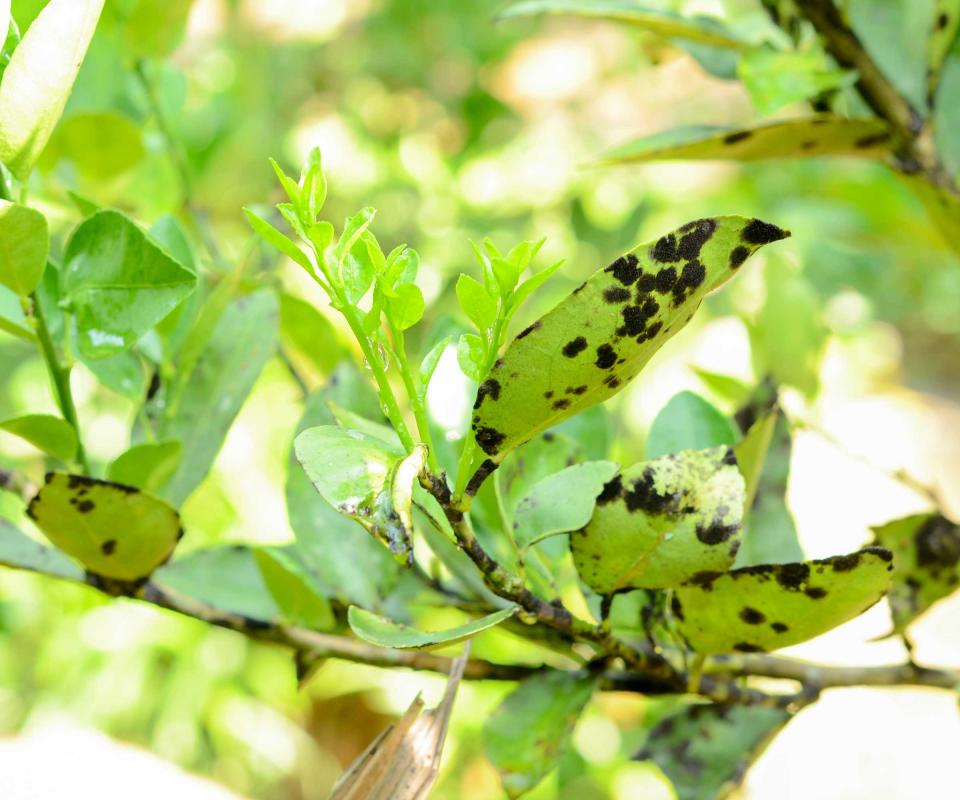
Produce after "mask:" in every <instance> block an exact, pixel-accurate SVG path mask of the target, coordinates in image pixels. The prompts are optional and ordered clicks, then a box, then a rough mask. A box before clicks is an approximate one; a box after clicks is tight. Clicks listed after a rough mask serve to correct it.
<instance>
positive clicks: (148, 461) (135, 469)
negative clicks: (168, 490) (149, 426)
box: [107, 441, 183, 493]
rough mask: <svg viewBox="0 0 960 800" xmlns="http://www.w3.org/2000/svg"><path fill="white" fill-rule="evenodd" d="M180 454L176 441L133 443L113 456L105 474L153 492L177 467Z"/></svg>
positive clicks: (156, 490)
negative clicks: (115, 456) (122, 451)
mask: <svg viewBox="0 0 960 800" xmlns="http://www.w3.org/2000/svg"><path fill="white" fill-rule="evenodd" d="M182 454H183V447H182V446H181V444H180V442H177V441H167V442H151V443H149V444H137V445H134V446H133V447H131V448H130V449H129V450H127V451H126V452H124V453H121V454H120V455H119V456H117V458H116V459H115V460H114V461H113V463H111V464H110V466H109V467H108V468H107V477H108V478H109V479H110V480H111V481H115V482H116V483H123V484H126V485H127V486H136V487H137V488H138V489H144V490H145V491H148V492H154V493H157V492H160V491H161V490H162V489H163V486H164V484H165V483H166V482H167V481H168V480H170V478H171V477H172V476H173V474H174V473H175V472H176V471H177V467H178V466H179V465H180V459H181V456H182Z"/></svg>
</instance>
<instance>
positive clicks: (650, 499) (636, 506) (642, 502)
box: [623, 467, 677, 514]
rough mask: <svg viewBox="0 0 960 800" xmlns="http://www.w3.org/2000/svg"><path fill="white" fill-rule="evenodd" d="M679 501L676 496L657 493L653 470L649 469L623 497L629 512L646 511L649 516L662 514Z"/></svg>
mask: <svg viewBox="0 0 960 800" xmlns="http://www.w3.org/2000/svg"><path fill="white" fill-rule="evenodd" d="M676 501H677V495H676V494H673V493H671V494H666V495H663V494H660V493H658V492H657V489H656V486H655V482H654V475H653V470H652V469H650V468H649V467H647V469H645V470H644V471H643V475H641V476H640V477H639V478H637V479H636V480H635V481H634V482H633V483H632V484H631V486H630V489H629V491H627V492H626V493H625V494H624V496H623V502H624V503H625V504H626V506H627V510H628V511H631V512H632V511H644V512H646V513H648V514H662V513H663V512H664V511H666V510H667V509H668V508H670V507H671V506H673V505H675V504H676Z"/></svg>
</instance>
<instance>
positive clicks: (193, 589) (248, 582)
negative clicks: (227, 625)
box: [152, 545, 281, 627]
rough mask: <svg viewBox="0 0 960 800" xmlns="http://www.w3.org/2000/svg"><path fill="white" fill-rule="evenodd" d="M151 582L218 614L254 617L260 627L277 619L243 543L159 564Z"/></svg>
mask: <svg viewBox="0 0 960 800" xmlns="http://www.w3.org/2000/svg"><path fill="white" fill-rule="evenodd" d="M152 582H153V583H155V584H157V585H158V586H160V588H161V589H163V590H164V591H173V592H175V593H177V594H178V595H181V596H183V597H185V598H192V599H193V600H196V601H199V602H201V603H204V604H206V605H209V606H211V607H212V608H214V609H216V610H217V611H219V612H221V613H228V614H237V615H239V616H242V617H245V618H247V619H248V620H255V621H256V622H258V623H260V625H261V627H262V625H264V624H273V623H279V622H280V621H281V620H280V617H281V614H280V609H279V608H278V607H277V604H276V601H275V600H274V599H273V595H271V594H270V590H269V589H267V586H266V584H265V583H264V581H263V576H262V575H261V573H260V568H259V567H258V566H257V561H256V558H255V557H254V551H253V550H252V549H251V548H249V547H245V546H243V545H225V546H223V547H210V548H206V549H203V550H194V551H193V552H192V553H188V554H186V555H184V556H181V557H179V558H176V559H174V560H173V561H171V562H170V563H169V564H167V565H166V566H163V567H160V569H158V570H157V571H156V572H155V573H154V575H153V578H152Z"/></svg>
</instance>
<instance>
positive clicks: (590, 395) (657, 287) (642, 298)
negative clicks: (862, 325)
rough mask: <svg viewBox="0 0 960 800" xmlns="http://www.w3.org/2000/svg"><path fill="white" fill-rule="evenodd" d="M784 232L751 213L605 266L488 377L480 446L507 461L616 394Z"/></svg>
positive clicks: (685, 231) (689, 229)
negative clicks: (544, 434)
mask: <svg viewBox="0 0 960 800" xmlns="http://www.w3.org/2000/svg"><path fill="white" fill-rule="evenodd" d="M787 235H788V233H787V232H785V231H783V230H781V229H780V228H778V227H776V226H775V225H770V224H768V223H766V222H761V221H760V220H750V219H746V218H744V217H717V218H711V219H701V220H695V221H694V222H691V223H689V224H687V225H684V226H683V227H682V228H680V229H679V230H676V231H673V232H671V233H669V234H666V235H665V236H662V237H660V238H659V239H658V240H656V241H654V242H648V243H645V244H642V245H639V246H638V247H636V248H634V249H633V250H632V251H631V252H629V253H627V254H625V255H624V256H621V257H620V258H619V259H617V260H616V261H614V262H613V264H611V265H610V266H609V267H607V268H605V269H601V270H598V271H597V272H596V273H594V274H593V276H592V277H591V278H590V279H589V280H588V281H587V282H586V283H584V284H583V285H582V286H580V287H579V288H578V289H576V290H574V292H573V294H571V295H570V296H568V297H567V298H566V299H564V300H563V301H561V302H560V304H559V305H557V306H556V308H554V309H553V310H552V311H550V312H549V313H548V314H546V316H544V317H542V318H541V319H539V320H537V321H536V322H535V323H533V325H531V326H530V327H528V328H527V329H526V330H524V331H522V332H521V333H520V334H519V335H518V336H517V338H516V339H514V340H513V342H511V343H510V345H509V346H508V347H507V349H506V351H505V352H504V354H503V356H502V357H501V358H500V359H498V361H497V363H496V364H495V365H494V367H493V369H492V370H491V371H490V373H489V375H488V376H486V379H485V380H484V382H483V383H482V384H481V386H480V388H479V390H478V393H477V400H476V403H475V411H474V414H473V421H472V428H473V432H474V435H475V436H476V440H477V443H478V444H479V445H480V447H481V449H482V450H483V451H484V452H485V453H487V455H488V456H490V458H491V459H493V460H494V461H495V462H500V461H501V460H503V457H504V456H505V455H506V454H507V453H508V452H509V451H510V450H511V449H513V448H514V447H516V446H517V445H519V444H521V443H523V442H525V441H527V440H528V439H530V438H531V437H532V436H533V435H535V434H536V433H538V432H539V431H542V430H545V429H546V428H549V427H551V426H553V425H555V424H557V423H558V422H560V421H561V420H564V419H566V418H568V417H571V416H573V415H574V414H576V413H578V412H580V411H583V410H584V409H586V408H589V407H590V406H593V405H597V404H598V403H602V402H603V401H604V400H606V399H607V398H609V397H612V396H613V395H614V394H616V393H617V392H618V391H619V390H620V389H621V388H622V387H623V386H624V385H625V384H626V383H627V382H628V381H630V380H631V379H632V378H633V377H635V376H636V375H637V373H639V372H640V370H641V369H643V367H644V366H645V365H646V363H647V362H648V361H649V360H650V358H651V357H652V356H653V354H654V353H655V352H656V351H657V350H659V349H660V347H661V346H662V345H663V344H664V343H665V342H666V341H667V340H669V339H670V337H672V336H673V335H674V334H675V333H676V332H677V331H678V330H680V329H681V328H682V327H683V326H684V325H685V324H686V323H687V321H688V320H689V319H690V318H691V317H692V316H693V314H694V312H695V311H696V310H697V308H698V307H699V305H700V302H701V301H702V299H703V297H704V296H705V295H706V293H707V292H709V291H711V290H713V289H716V288H718V287H719V286H721V285H722V284H723V283H725V282H726V281H727V280H729V279H730V278H731V277H732V276H733V275H734V274H736V272H737V269H738V268H739V267H740V265H741V264H743V262H744V261H745V260H746V259H747V258H748V257H749V256H750V255H751V254H752V253H754V252H755V251H756V250H758V249H759V248H760V247H762V246H763V245H764V244H767V243H769V242H774V241H777V240H779V239H782V238H784V237H785V236H787ZM462 344H463V339H461V345H462ZM462 350H463V347H461V351H462ZM461 355H462V353H461ZM464 360H465V359H464V358H462V357H461V366H463V364H464ZM465 371H466V370H465ZM468 374H469V373H468Z"/></svg>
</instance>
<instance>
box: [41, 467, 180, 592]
mask: <svg viewBox="0 0 960 800" xmlns="http://www.w3.org/2000/svg"><path fill="white" fill-rule="evenodd" d="M27 514H28V516H29V517H30V518H31V519H32V520H33V521H34V522H35V523H36V524H37V527H39V528H40V530H41V531H43V533H44V534H45V535H46V537H47V538H48V539H49V540H50V541H51V542H52V543H53V544H54V545H56V546H57V547H59V548H60V549H61V550H63V551H64V552H65V553H66V554H67V555H70V556H73V557H74V558H76V559H77V561H79V562H80V563H81V564H83V565H84V566H85V567H86V568H87V569H88V570H89V571H90V572H92V573H94V574H96V575H102V576H104V577H107V578H116V579H118V580H123V581H136V580H140V579H142V578H146V577H148V576H149V575H150V573H151V572H153V571H154V570H155V569H156V568H157V567H158V566H159V565H160V564H162V563H163V562H164V561H166V560H167V559H168V558H169V557H170V554H171V553H172V552H173V548H174V547H175V546H176V544H177V542H178V541H179V539H180V537H181V536H182V535H183V529H182V528H181V527H180V517H179V515H178V514H177V512H176V510H174V509H173V508H171V507H170V506H169V505H167V504H166V503H165V502H163V501H162V500H160V499H159V498H156V497H153V496H152V495H149V494H146V493H145V492H142V491H140V490H139V489H137V488H136V487H133V486H124V485H123V484H119V483H111V482H109V481H100V480H96V479H95V478H87V477H85V476H83V475H70V474H67V473H65V472H51V473H49V474H48V475H47V479H46V483H45V484H44V486H43V488H42V489H41V490H40V492H39V493H38V494H37V496H36V497H34V498H33V500H31V501H30V505H29V507H28V509H27Z"/></svg>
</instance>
